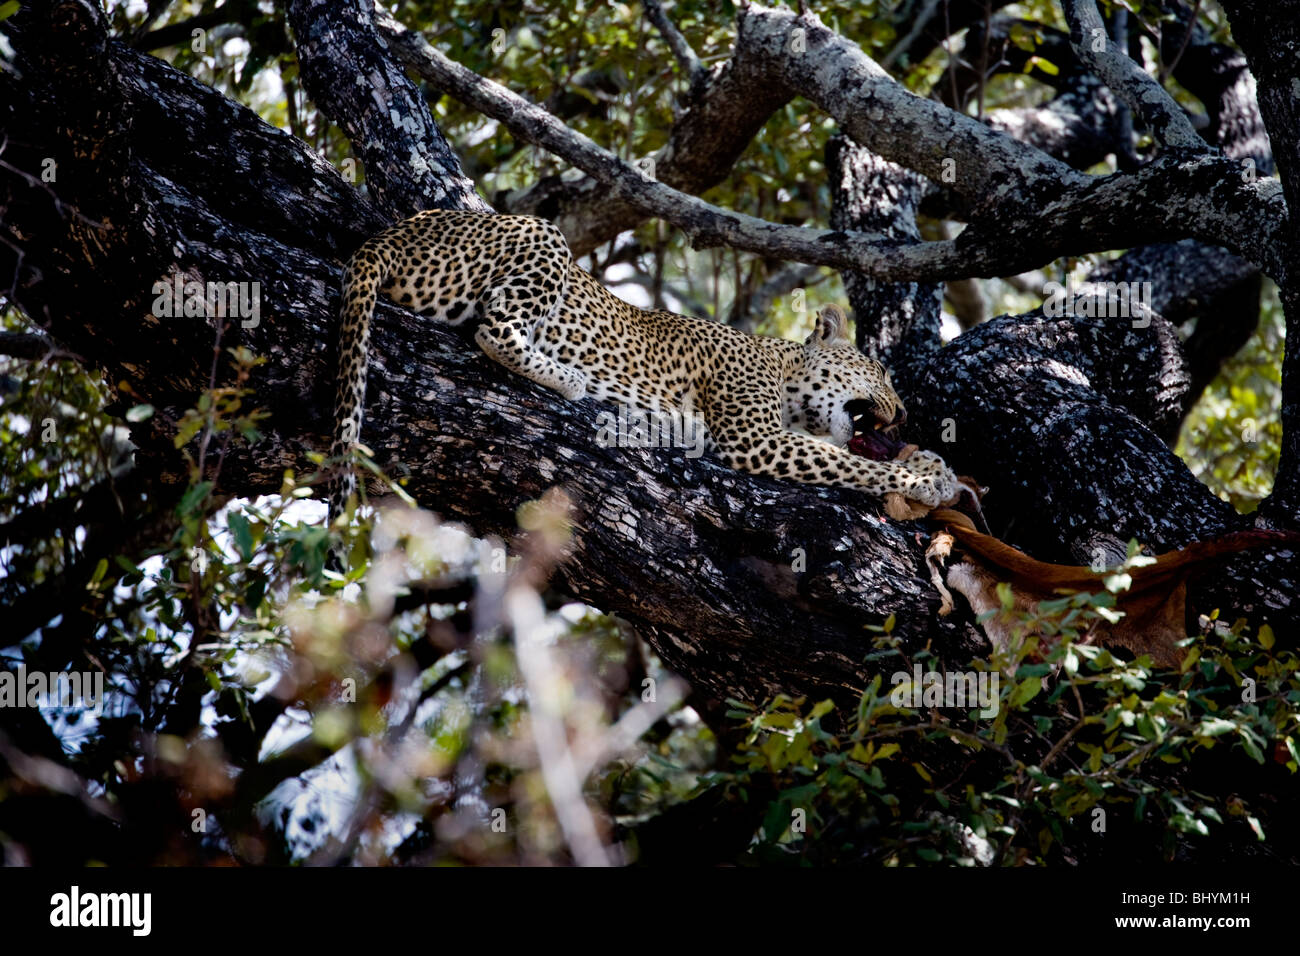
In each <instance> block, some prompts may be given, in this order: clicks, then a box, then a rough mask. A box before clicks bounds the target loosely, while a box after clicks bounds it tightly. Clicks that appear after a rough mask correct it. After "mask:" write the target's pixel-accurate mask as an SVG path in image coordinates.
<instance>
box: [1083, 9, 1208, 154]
mask: <svg viewBox="0 0 1300 956" xmlns="http://www.w3.org/2000/svg"><path fill="white" fill-rule="evenodd" d="M1061 8H1062V10H1064V12H1065V18H1066V20H1067V21H1068V22H1069V24H1070V46H1071V47H1072V48H1073V50H1074V53H1075V56H1077V57H1078V58H1079V60H1080V62H1082V63H1084V64H1086V65H1087V67H1088V69H1089V70H1091V71H1092V73H1093V74H1094V75H1095V76H1096V77H1097V78H1098V79H1099V80H1101V81H1102V82H1103V83H1105V84H1106V85H1107V86H1109V87H1110V88H1111V89H1112V90H1113V91H1114V92H1115V95H1117V96H1118V97H1119V98H1120V99H1121V100H1123V101H1124V102H1125V103H1126V104H1128V107H1129V109H1131V110H1132V111H1133V113H1134V115H1135V116H1140V117H1142V121H1143V123H1145V124H1146V128H1147V129H1148V130H1149V131H1150V132H1151V135H1152V137H1154V138H1155V140H1156V142H1157V143H1160V144H1161V145H1163V146H1167V147H1170V148H1174V149H1190V150H1196V151H1197V152H1207V151H1208V150H1209V147H1208V146H1207V145H1206V143H1205V140H1203V139H1201V137H1200V136H1199V135H1198V134H1197V132H1196V129H1195V128H1194V127H1193V126H1192V121H1191V120H1190V119H1188V118H1187V114H1186V113H1184V112H1183V110H1182V107H1180V106H1179V105H1178V103H1177V102H1175V101H1174V98H1173V97H1172V96H1170V95H1169V92H1168V90H1166V89H1165V88H1164V87H1163V86H1161V85H1160V84H1159V83H1157V82H1156V80H1155V79H1154V78H1153V77H1151V76H1149V75H1148V74H1147V73H1146V71H1145V70H1143V69H1142V68H1141V67H1140V66H1138V65H1137V64H1136V63H1134V62H1133V59H1132V58H1131V57H1130V56H1129V55H1128V51H1127V50H1121V49H1120V48H1119V44H1117V43H1116V42H1115V41H1114V40H1112V39H1111V37H1110V34H1109V32H1108V31H1107V30H1106V25H1105V23H1104V22H1103V21H1102V19H1101V14H1100V13H1099V12H1098V11H1097V4H1096V2H1095V0H1062V3H1061ZM1098 40H1100V41H1101V42H1100V43H1098V42H1097V41H1098ZM1099 46H1100V49H1098V47H1099Z"/></svg>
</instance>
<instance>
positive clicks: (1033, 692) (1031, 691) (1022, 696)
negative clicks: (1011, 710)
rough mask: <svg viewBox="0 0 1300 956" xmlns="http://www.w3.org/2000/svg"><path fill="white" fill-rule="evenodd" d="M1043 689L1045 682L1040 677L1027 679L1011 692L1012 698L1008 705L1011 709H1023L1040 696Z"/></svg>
mask: <svg viewBox="0 0 1300 956" xmlns="http://www.w3.org/2000/svg"><path fill="white" fill-rule="evenodd" d="M1042 689H1043V682H1042V680H1041V679H1040V678H1038V677H1026V678H1025V679H1024V680H1022V681H1021V682H1020V683H1019V684H1017V685H1016V687H1015V690H1013V691H1012V692H1011V697H1010V698H1009V699H1008V700H1007V704H1008V705H1009V706H1011V707H1021V706H1023V705H1024V704H1027V703H1029V702H1030V701H1031V700H1033V699H1034V698H1035V697H1037V696H1038V692H1039V691H1041V690H1042Z"/></svg>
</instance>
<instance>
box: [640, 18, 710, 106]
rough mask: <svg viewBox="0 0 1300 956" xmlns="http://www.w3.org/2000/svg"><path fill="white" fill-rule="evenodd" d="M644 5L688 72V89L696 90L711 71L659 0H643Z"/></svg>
mask: <svg viewBox="0 0 1300 956" xmlns="http://www.w3.org/2000/svg"><path fill="white" fill-rule="evenodd" d="M641 5H642V7H644V8H645V15H646V17H647V18H648V19H649V20H650V22H651V23H653V24H654V27H655V29H656V30H658V31H659V35H660V36H661V37H663V38H664V42H665V43H667V44H668V49H670V50H672V51H673V57H674V58H676V60H677V63H678V65H679V66H680V67H681V68H682V72H683V73H685V74H686V79H687V82H688V83H689V84H690V85H689V87H688V89H690V90H691V91H692V92H694V91H695V90H696V89H698V88H699V85H700V84H701V83H703V82H704V80H705V79H707V78H708V75H709V71H708V69H706V68H705V66H704V64H703V63H701V62H700V58H699V57H698V56H696V55H695V51H694V50H693V49H691V45H690V44H689V43H688V42H686V37H684V36H682V32H681V31H680V30H678V29H677V25H676V24H675V23H673V21H672V20H670V19H669V18H668V14H667V13H665V12H664V8H663V6H662V5H661V4H660V2H659V0H642V3H641Z"/></svg>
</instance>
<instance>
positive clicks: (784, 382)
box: [329, 209, 958, 518]
mask: <svg viewBox="0 0 1300 956" xmlns="http://www.w3.org/2000/svg"><path fill="white" fill-rule="evenodd" d="M380 294H382V295H384V296H385V297H386V298H388V299H389V300H391V301H392V302H394V303H396V304H397V305H399V306H403V307H405V308H406V309H408V310H410V311H413V312H415V313H417V314H419V315H421V316H423V317H427V318H428V319H430V320H431V321H435V322H439V323H443V324H445V325H448V326H452V327H464V328H465V330H466V331H467V332H468V331H470V330H472V332H473V339H474V341H475V342H476V343H477V345H478V346H479V348H480V349H482V351H483V352H484V353H485V354H486V355H487V356H488V357H489V358H491V359H492V360H494V361H496V362H498V363H500V364H501V365H503V366H505V367H506V368H507V369H509V370H510V371H511V372H514V373H517V374H518V375H521V376H523V377H524V378H526V379H529V380H531V381H533V382H536V383H537V384H539V385H541V386H544V387H545V388H548V389H551V390H552V391H554V392H556V393H558V394H559V395H560V396H562V397H563V398H565V399H567V400H569V401H579V400H583V399H586V398H592V399H595V400H597V401H600V402H605V403H611V404H621V405H624V406H626V407H628V408H634V409H643V410H649V411H655V412H668V413H679V414H691V415H694V416H696V418H697V419H700V420H702V422H703V425H704V429H703V431H704V432H705V442H704V444H705V447H706V448H707V449H710V450H712V451H713V453H715V454H716V455H717V457H718V458H720V459H721V461H722V462H723V463H724V464H725V465H727V466H729V467H731V468H733V469H736V470H738V471H741V472H747V473H750V474H753V475H762V476H767V477H770V478H775V479H781V480H790V481H794V482H799V483H803V484H810V485H822V486H828V487H834V488H850V489H858V490H860V491H862V492H864V493H866V494H868V495H871V496H875V497H882V498H883V497H884V496H885V495H887V494H889V493H891V492H897V493H900V494H902V495H903V496H905V497H906V498H907V499H910V500H912V501H915V502H919V503H921V504H923V505H925V506H927V507H935V506H938V505H940V504H942V503H944V502H946V501H949V500H951V499H953V498H954V496H955V494H956V492H957V488H958V481H957V478H956V477H955V476H954V474H953V473H952V471H951V470H950V469H949V468H948V467H947V465H946V464H945V463H944V461H943V459H942V458H941V457H939V456H938V455H936V454H934V453H933V452H929V451H922V450H916V449H915V447H914V446H908V447H909V450H910V456H908V457H906V458H905V460H899V458H900V457H901V456H896V455H895V452H897V450H898V449H899V448H901V447H903V443H902V442H901V441H900V440H899V439H898V437H897V435H898V429H899V428H900V427H901V426H902V425H903V424H904V423H905V422H906V418H907V412H906V409H905V408H904V406H903V402H902V400H901V399H900V398H899V396H898V394H897V393H896V392H895V390H894V387H893V382H892V380H891V376H890V373H889V371H888V370H887V369H886V368H885V366H884V365H883V364H882V363H881V362H879V361H877V360H876V359H874V358H871V357H869V356H867V355H865V354H863V353H862V352H861V351H860V350H859V349H858V348H856V347H855V346H854V344H853V343H852V341H851V340H850V338H849V327H848V318H847V316H846V314H845V312H844V310H843V309H841V308H840V307H839V306H836V305H833V304H832V305H827V306H825V307H824V308H822V309H821V310H820V311H818V312H817V314H816V321H815V323H814V325H815V327H814V329H813V331H812V332H811V333H810V334H809V335H808V336H807V338H806V340H805V341H804V342H802V343H800V342H797V341H794V340H789V339H785V338H780V337H777V336H766V335H756V334H752V333H749V332H745V331H742V330H739V329H736V328H734V327H732V326H730V325H727V324H725V323H722V322H719V321H716V320H711V319H704V318H696V317H692V316H685V315H679V314H677V313H674V312H669V311H666V310H661V309H642V308H639V307H637V306H634V305H632V304H630V303H628V302H626V301H624V300H623V299H621V298H619V297H618V296H617V295H615V294H614V293H613V292H611V291H609V290H608V289H606V288H605V287H604V286H602V285H601V284H600V283H599V282H597V281H596V279H595V278H594V277H593V276H592V275H591V274H590V273H588V272H587V271H585V270H584V269H582V268H581V267H580V266H579V265H578V263H577V260H576V258H575V257H574V255H573V253H572V251H571V250H570V248H569V245H568V242H567V241H566V240H565V237H564V234H563V233H562V232H561V231H560V229H559V228H558V227H557V226H556V225H554V224H553V223H551V222H549V221H547V220H545V219H541V218H537V217H533V216H524V215H507V214H496V213H490V212H470V211H464V210H440V209H431V210H426V211H423V212H420V213H418V214H416V215H414V216H412V217H411V218H409V219H406V220H404V221H402V222H399V223H397V224H396V225H394V226H392V227H390V228H389V229H387V230H385V231H383V232H381V233H379V234H378V235H376V236H374V237H372V238H370V239H368V240H366V241H365V242H364V243H362V245H361V246H360V247H359V248H358V249H357V250H356V252H355V253H354V254H353V256H352V257H351V259H350V261H349V262H348V265H347V267H346V269H345V271H344V276H343V283H342V296H341V309H340V311H341V315H340V338H339V367H338V380H337V392H336V396H335V419H334V436H333V443H332V445H331V448H330V457H331V459H333V460H334V461H335V462H340V463H341V462H344V461H345V459H346V458H348V456H350V455H351V453H352V451H353V449H355V447H356V445H357V444H358V442H359V439H360V433H361V426H362V413H363V407H364V401H365V391H366V375H367V367H368V349H369V337H370V324H371V319H372V317H373V314H374V310H375V304H376V299H377V296H378V295H380ZM851 448H852V449H856V451H855V450H851ZM356 490H357V484H356V475H355V473H354V472H353V470H352V468H350V467H347V466H346V465H342V464H340V465H339V466H338V467H336V468H335V470H334V473H333V477H332V479H331V482H330V490H329V512H330V515H331V517H332V518H337V516H339V515H341V514H344V513H345V512H346V509H347V507H348V504H349V501H350V500H351V499H352V498H353V496H354V495H355V494H356Z"/></svg>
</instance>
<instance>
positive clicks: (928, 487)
mask: <svg viewBox="0 0 1300 956" xmlns="http://www.w3.org/2000/svg"><path fill="white" fill-rule="evenodd" d="M905 494H906V495H907V497H909V498H911V499H912V500H913V501H919V502H921V503H922V504H923V505H926V506H927V507H930V508H937V507H939V506H940V505H942V504H944V503H945V502H948V501H951V500H952V499H953V498H955V497H956V496H957V476H956V475H954V474H953V473H952V471H951V470H950V469H949V468H948V467H947V466H944V468H943V469H942V470H941V471H937V472H935V473H934V474H932V475H913V476H912V481H911V482H909V487H908V489H907V491H906V492H905Z"/></svg>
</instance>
